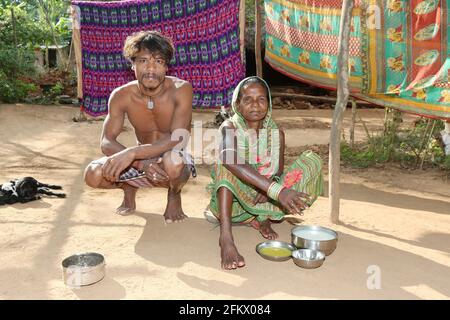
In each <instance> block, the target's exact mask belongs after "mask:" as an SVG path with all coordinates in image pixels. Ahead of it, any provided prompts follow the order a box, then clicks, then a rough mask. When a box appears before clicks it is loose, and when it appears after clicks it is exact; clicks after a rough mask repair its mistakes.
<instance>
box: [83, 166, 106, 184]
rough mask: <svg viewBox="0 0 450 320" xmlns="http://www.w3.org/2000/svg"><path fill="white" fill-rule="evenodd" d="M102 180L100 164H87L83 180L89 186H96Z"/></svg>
mask: <svg viewBox="0 0 450 320" xmlns="http://www.w3.org/2000/svg"><path fill="white" fill-rule="evenodd" d="M102 180H103V173H102V165H101V164H93V163H91V164H89V165H88V166H87V167H86V169H85V170H84V182H85V183H86V184H87V185H88V186H89V187H91V188H98V187H99V186H100V184H101V183H102Z"/></svg>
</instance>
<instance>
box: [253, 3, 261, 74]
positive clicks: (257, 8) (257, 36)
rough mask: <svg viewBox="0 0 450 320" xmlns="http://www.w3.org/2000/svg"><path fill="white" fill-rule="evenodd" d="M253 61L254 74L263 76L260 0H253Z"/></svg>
mask: <svg viewBox="0 0 450 320" xmlns="http://www.w3.org/2000/svg"><path fill="white" fill-rule="evenodd" d="M255 62H256V75H257V76H258V77H262V76H263V72H262V60H261V4H260V0H255Z"/></svg>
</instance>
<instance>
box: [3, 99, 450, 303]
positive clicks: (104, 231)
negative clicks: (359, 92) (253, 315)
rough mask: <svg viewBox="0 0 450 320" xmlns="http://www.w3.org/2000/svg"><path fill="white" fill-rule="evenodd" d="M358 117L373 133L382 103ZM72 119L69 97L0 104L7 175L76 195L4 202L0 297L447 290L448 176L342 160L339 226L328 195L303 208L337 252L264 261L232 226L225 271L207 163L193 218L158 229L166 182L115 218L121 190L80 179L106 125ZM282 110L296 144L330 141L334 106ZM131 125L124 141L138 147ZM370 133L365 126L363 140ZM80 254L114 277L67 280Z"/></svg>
mask: <svg viewBox="0 0 450 320" xmlns="http://www.w3.org/2000/svg"><path fill="white" fill-rule="evenodd" d="M359 112H360V114H361V116H362V118H363V119H364V120H365V121H367V122H368V125H369V129H370V130H375V129H376V128H377V127H379V126H380V123H381V121H382V119H383V111H382V110H379V109H377V110H360V111H359ZM76 114H77V110H76V109H74V108H71V107H65V106H30V105H0V124H1V125H0V137H1V148H0V156H1V159H2V161H1V164H2V165H1V167H0V181H1V182H5V181H8V180H9V179H13V178H17V177H22V176H27V175H30V176H33V177H35V178H37V179H38V180H40V181H42V182H46V183H52V184H60V185H63V186H64V191H65V192H67V194H68V197H67V198H66V199H54V198H43V199H42V200H39V201H34V202H31V203H28V204H16V205H12V206H8V207H6V206H2V207H0V250H1V254H0V262H1V263H0V298H1V299H386V298H387V299H391V298H396V299H423V298H425V299H442V298H443V299H449V298H450V231H449V230H450V197H449V196H450V188H449V186H450V182H449V181H446V180H444V179H443V178H442V174H440V173H439V172H436V171H413V172H411V171H409V172H402V171H400V170H399V169H396V168H385V169H383V170H380V169H369V170H350V169H343V173H342V176H341V182H342V184H341V186H342V191H341V193H342V194H341V196H342V200H341V221H342V223H341V224H340V225H331V224H330V223H329V205H328V199H327V196H326V195H325V196H324V197H321V198H319V200H318V201H317V202H316V204H315V205H314V206H313V207H312V208H311V209H309V212H307V213H306V214H305V222H304V223H305V224H320V225H323V226H328V227H331V228H333V229H335V230H336V231H338V233H339V243H338V248H337V249H336V251H335V252H334V253H333V254H332V255H331V256H329V257H327V259H326V261H325V263H324V265H323V266H322V267H321V268H319V269H315V270H305V269H300V268H298V267H297V266H295V265H294V264H293V263H292V261H286V262H278V263H277V262H271V261H267V260H264V259H262V258H261V257H259V256H258V255H257V253H256V252H255V245H256V244H258V243H259V242H261V241H263V238H262V237H261V236H260V234H259V233H258V232H257V231H255V230H253V229H250V228H247V227H236V228H234V235H235V240H236V242H237V245H238V248H239V249H240V252H241V254H242V255H243V256H244V257H245V259H246V263H247V266H246V267H245V268H242V269H239V270H236V271H231V272H230V271H223V270H221V269H220V255H219V247H218V235H219V230H218V228H214V226H213V225H212V224H210V223H208V222H207V221H206V220H205V219H204V217H203V209H204V208H205V207H206V205H207V204H208V200H209V199H208V195H207V193H206V191H205V189H204V187H205V185H206V184H207V183H208V182H209V171H208V167H207V166H206V165H202V166H199V175H198V177H197V178H196V179H194V180H190V181H189V183H188V184H187V186H186V187H185V189H184V191H183V206H184V209H185V212H186V213H187V214H188V215H189V217H190V218H189V219H188V220H187V221H185V222H183V223H178V224H172V225H165V224H164V222H163V217H162V212H163V210H164V207H165V197H166V193H165V191H164V190H162V189H155V190H141V191H139V192H138V195H137V206H138V211H137V213H136V214H135V215H131V216H127V217H121V216H117V215H115V214H114V210H115V208H116V207H117V206H118V205H119V204H120V202H121V200H122V199H121V191H119V190H109V191H106V190H94V189H91V188H89V187H87V186H85V185H84V183H83V169H84V167H85V166H86V165H87V164H88V163H89V162H90V161H91V160H92V159H94V158H97V157H99V156H100V155H101V154H100V149H99V137H100V132H101V125H102V122H100V121H96V122H81V123H75V122H73V121H72V120H71V118H72V117H73V116H74V115H76ZM275 118H276V119H277V120H278V121H280V122H281V123H282V124H283V125H284V126H286V127H287V144H288V146H289V147H299V146H304V145H307V144H319V145H320V144H326V143H328V136H329V128H328V127H329V123H330V122H331V110H292V111H285V110H276V112H275ZM348 119H349V117H348V114H347V116H346V119H345V124H344V126H345V127H346V128H348V127H349V120H348ZM413 119H414V118H413V117H410V116H408V117H406V121H405V125H406V124H407V123H408V121H409V122H410V121H412V120H413ZM194 120H203V121H212V120H213V114H211V113H196V114H195V115H194ZM295 123H298V125H299V127H295V125H293V124H295ZM302 124H303V127H302ZM311 124H313V125H311ZM127 128H128V129H126V130H125V131H124V133H123V137H122V138H121V141H123V142H124V143H126V144H132V143H134V139H133V131H132V130H130V127H129V126H127ZM195 130H198V128H197V129H195ZM364 135H365V133H364V131H363V130H362V128H361V127H360V126H358V128H357V132H356V138H357V139H362V138H363V137H364ZM347 137H348V132H347ZM205 154H207V152H206V153H205ZM196 157H197V158H199V157H200V155H199V154H196ZM291 227H292V225H290V224H289V223H287V222H283V223H281V224H278V225H275V229H276V231H277V232H278V233H279V234H280V239H281V240H285V241H290V229H291ZM81 251H95V252H99V253H101V254H103V255H104V256H105V259H106V263H107V266H106V277H105V279H103V280H102V281H101V282H99V283H97V284H94V285H92V286H89V287H84V288H81V289H73V288H69V287H66V286H65V285H64V283H63V281H62V268H61V261H62V260H63V259H64V258H65V257H67V256H69V255H71V254H73V253H76V252H81ZM374 266H375V267H374ZM372 268H375V269H377V268H379V269H377V270H379V271H380V273H379V275H380V284H381V288H379V289H369V288H368V286H367V283H368V281H369V283H372V282H371V281H370V278H369V277H370V276H371V274H369V273H368V271H369V272H371V270H373V269H372Z"/></svg>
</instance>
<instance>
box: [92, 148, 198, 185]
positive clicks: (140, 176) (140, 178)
mask: <svg viewBox="0 0 450 320" xmlns="http://www.w3.org/2000/svg"><path fill="white" fill-rule="evenodd" d="M180 156H181V157H182V158H183V161H184V163H185V164H186V165H187V167H188V169H189V172H190V173H191V175H192V177H193V178H195V177H196V176H197V170H196V168H195V164H194V158H193V157H192V156H191V155H190V154H189V153H187V152H185V151H180ZM106 159H108V157H103V158H100V159H98V160H94V161H93V162H92V163H94V164H104V163H105V162H106ZM117 182H126V183H128V184H129V185H131V186H133V187H136V188H145V187H152V186H153V184H152V183H151V180H149V179H148V178H147V176H146V174H145V172H144V171H142V170H138V169H136V168H133V167H129V168H127V169H125V170H124V171H122V173H121V174H120V176H119V180H117Z"/></svg>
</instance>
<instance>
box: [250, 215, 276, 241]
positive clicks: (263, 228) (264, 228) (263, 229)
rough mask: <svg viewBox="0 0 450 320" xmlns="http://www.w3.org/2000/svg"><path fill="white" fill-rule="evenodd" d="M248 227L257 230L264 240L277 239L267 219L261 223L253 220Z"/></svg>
mask: <svg viewBox="0 0 450 320" xmlns="http://www.w3.org/2000/svg"><path fill="white" fill-rule="evenodd" d="M250 225H251V226H252V227H253V228H255V229H256V230H258V231H259V232H260V233H261V234H262V236H263V237H264V238H266V239H269V240H275V239H276V238H278V233H276V232H275V231H274V230H273V229H272V226H271V225H272V223H271V222H270V220H269V219H267V220H266V221H263V222H259V221H258V220H256V219H253V220H252V221H250Z"/></svg>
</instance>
